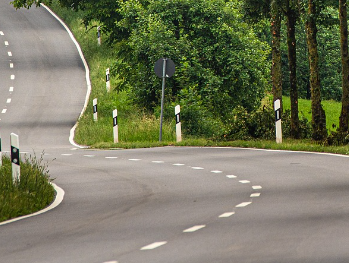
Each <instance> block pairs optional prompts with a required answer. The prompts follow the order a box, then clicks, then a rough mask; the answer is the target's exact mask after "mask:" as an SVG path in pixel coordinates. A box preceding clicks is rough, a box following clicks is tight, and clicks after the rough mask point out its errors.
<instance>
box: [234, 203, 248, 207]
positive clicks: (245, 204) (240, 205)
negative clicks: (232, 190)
mask: <svg viewBox="0 0 349 263" xmlns="http://www.w3.org/2000/svg"><path fill="white" fill-rule="evenodd" d="M250 204H252V202H243V203H241V204H238V205H237V206H235V207H246V206H248V205H250Z"/></svg>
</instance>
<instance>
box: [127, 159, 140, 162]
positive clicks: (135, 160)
mask: <svg viewBox="0 0 349 263" xmlns="http://www.w3.org/2000/svg"><path fill="white" fill-rule="evenodd" d="M128 160H129V161H134V162H137V161H140V160H141V159H128Z"/></svg>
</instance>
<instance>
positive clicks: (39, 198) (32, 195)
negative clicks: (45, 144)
mask: <svg viewBox="0 0 349 263" xmlns="http://www.w3.org/2000/svg"><path fill="white" fill-rule="evenodd" d="M51 181H52V179H50V177H49V170H48V167H47V164H43V159H42V157H41V158H40V159H37V158H36V156H29V158H26V159H25V160H24V161H23V162H22V163H21V179H20V182H16V183H14V182H13V179H12V173H11V160H10V159H9V158H8V157H4V158H3V166H2V167H1V168H0V221H4V220H7V219H11V218H14V217H18V216H22V215H27V214H31V213H34V212H37V211H39V210H41V209H43V208H45V207H47V206H48V205H49V204H50V203H52V201H53V199H54V195H55V191H54V189H53V187H52V185H51V184H50V182H51Z"/></svg>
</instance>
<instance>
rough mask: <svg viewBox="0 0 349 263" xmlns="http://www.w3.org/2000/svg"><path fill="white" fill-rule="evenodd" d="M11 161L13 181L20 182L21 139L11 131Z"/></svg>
mask: <svg viewBox="0 0 349 263" xmlns="http://www.w3.org/2000/svg"><path fill="white" fill-rule="evenodd" d="M11 163H12V179H13V182H20V179H21V167H20V159H19V139H18V135H17V134H14V133H11Z"/></svg>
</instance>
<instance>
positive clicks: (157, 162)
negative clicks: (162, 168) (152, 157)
mask: <svg viewBox="0 0 349 263" xmlns="http://www.w3.org/2000/svg"><path fill="white" fill-rule="evenodd" d="M152 163H164V161H152Z"/></svg>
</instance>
